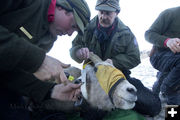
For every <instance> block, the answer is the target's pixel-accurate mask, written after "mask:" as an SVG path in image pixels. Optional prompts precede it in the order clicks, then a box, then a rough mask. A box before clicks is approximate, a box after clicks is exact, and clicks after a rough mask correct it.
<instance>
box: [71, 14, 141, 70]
mask: <svg viewBox="0 0 180 120" xmlns="http://www.w3.org/2000/svg"><path fill="white" fill-rule="evenodd" d="M117 21H118V22H117V25H116V28H115V29H114V30H115V31H113V33H114V34H113V36H112V37H111V40H110V43H108V46H107V48H106V52H105V53H103V54H104V57H103V56H102V51H101V48H100V44H99V41H98V38H97V35H96V32H95V31H96V30H95V29H96V28H97V27H96V26H97V22H98V17H97V16H96V17H95V18H93V19H92V20H91V22H90V23H89V24H88V25H87V27H86V29H85V32H84V35H83V36H80V35H77V36H76V38H75V39H74V40H73V42H72V48H71V49H70V54H71V57H72V58H73V59H74V60H75V61H77V62H79V63H81V62H82V61H81V60H79V59H78V58H77V57H76V55H75V53H76V51H77V50H78V49H80V48H83V47H88V48H89V50H90V51H92V52H94V53H95V54H97V55H98V56H99V57H100V58H101V59H103V60H106V59H108V58H109V59H112V61H113V64H114V65H115V66H116V67H117V68H118V69H120V70H122V69H126V70H128V69H131V68H133V67H135V66H137V65H138V64H139V63H140V53H139V48H138V43H137V41H136V38H135V36H134V35H133V33H132V32H131V30H130V29H129V28H128V27H127V26H125V25H124V24H123V23H122V22H121V20H120V19H119V18H117Z"/></svg>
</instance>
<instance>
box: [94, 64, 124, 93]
mask: <svg viewBox="0 0 180 120" xmlns="http://www.w3.org/2000/svg"><path fill="white" fill-rule="evenodd" d="M96 68H97V71H96V77H97V79H98V81H99V83H100V85H101V87H102V88H103V89H104V91H105V92H106V94H108V93H109V90H110V89H111V87H112V86H113V85H114V84H115V83H116V82H117V81H118V80H120V79H124V80H125V79H126V77H125V76H124V74H123V73H122V72H121V71H120V70H118V69H117V68H115V67H113V66H110V65H98V66H97V67H96Z"/></svg>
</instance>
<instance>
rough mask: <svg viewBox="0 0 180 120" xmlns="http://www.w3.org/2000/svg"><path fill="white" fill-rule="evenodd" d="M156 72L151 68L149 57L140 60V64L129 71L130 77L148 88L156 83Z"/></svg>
mask: <svg viewBox="0 0 180 120" xmlns="http://www.w3.org/2000/svg"><path fill="white" fill-rule="evenodd" d="M156 73H157V70H156V69H154V68H153V67H152V65H151V64H150V61H149V57H147V58H144V59H141V63H140V64H139V65H138V66H137V67H135V68H133V69H132V70H131V77H135V78H137V79H139V80H141V82H142V83H143V84H144V86H146V87H148V88H152V85H153V83H154V82H155V81H156Z"/></svg>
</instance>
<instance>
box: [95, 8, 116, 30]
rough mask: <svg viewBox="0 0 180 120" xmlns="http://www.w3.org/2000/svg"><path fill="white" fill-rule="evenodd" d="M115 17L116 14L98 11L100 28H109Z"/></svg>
mask: <svg viewBox="0 0 180 120" xmlns="http://www.w3.org/2000/svg"><path fill="white" fill-rule="evenodd" d="M116 17H117V12H110V11H98V18H99V24H100V25H101V26H102V27H109V26H111V25H112V24H113V22H114V20H115V18H116Z"/></svg>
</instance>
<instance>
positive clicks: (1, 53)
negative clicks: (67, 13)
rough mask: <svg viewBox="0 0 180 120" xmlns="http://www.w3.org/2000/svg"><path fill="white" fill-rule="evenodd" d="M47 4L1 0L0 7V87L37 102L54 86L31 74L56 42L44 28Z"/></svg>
mask: <svg viewBox="0 0 180 120" xmlns="http://www.w3.org/2000/svg"><path fill="white" fill-rule="evenodd" d="M50 2H51V0H3V1H2V2H1V4H0V44H1V45H0V64H1V65H0V74H1V76H0V82H1V83H2V84H1V85H0V87H2V86H4V87H5V89H10V90H12V91H14V92H17V93H19V94H21V95H25V96H29V97H32V98H33V99H34V100H35V101H37V102H39V101H41V100H43V99H44V97H45V95H46V94H47V92H48V90H49V89H50V88H52V87H53V86H54V84H52V83H47V82H42V81H40V80H38V79H37V78H35V77H34V76H33V74H32V73H33V72H35V71H37V69H38V68H39V67H40V66H41V64H42V62H43V60H44V58H45V55H46V52H47V51H49V50H50V48H51V47H52V45H53V43H54V41H55V40H56V38H54V37H52V35H51V34H50V32H49V27H48V26H49V23H48V19H47V12H48V8H49V5H50ZM23 31H24V32H23ZM27 32H28V33H27Z"/></svg>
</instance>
